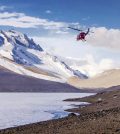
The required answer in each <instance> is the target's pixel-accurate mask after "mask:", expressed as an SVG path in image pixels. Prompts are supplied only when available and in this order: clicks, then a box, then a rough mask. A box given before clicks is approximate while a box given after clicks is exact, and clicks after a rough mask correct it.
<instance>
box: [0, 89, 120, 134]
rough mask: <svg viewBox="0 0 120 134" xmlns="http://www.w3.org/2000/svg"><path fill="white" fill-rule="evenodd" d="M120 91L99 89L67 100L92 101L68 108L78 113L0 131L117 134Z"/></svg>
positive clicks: (119, 130)
mask: <svg viewBox="0 0 120 134" xmlns="http://www.w3.org/2000/svg"><path fill="white" fill-rule="evenodd" d="M119 100H120V90H114V91H106V92H101V93H98V94H96V95H93V96H89V97H84V98H77V99H68V100H65V101H84V102H89V103H91V104H90V105H86V106H83V105H82V106H79V108H74V109H68V110H67V111H70V112H73V113H74V112H77V113H80V115H78V116H77V115H75V114H73V113H72V114H69V116H67V117H65V118H61V119H55V120H50V121H44V122H39V123H33V124H28V125H24V126H19V127H14V128H8V129H4V130H0V134H119V133H120V102H119Z"/></svg>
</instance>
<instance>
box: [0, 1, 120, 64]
mask: <svg viewBox="0 0 120 134" xmlns="http://www.w3.org/2000/svg"><path fill="white" fill-rule="evenodd" d="M68 26H73V27H79V28H82V29H86V28H88V27H90V28H91V30H92V31H94V33H93V34H90V35H89V36H88V37H87V41H86V42H84V43H83V42H81V41H79V42H77V41H76V35H77V34H78V33H77V32H76V31H72V30H69V29H67V27H68ZM11 28H14V29H15V30H19V31H21V32H23V33H27V34H28V35H29V36H31V37H33V38H34V39H35V41H36V42H38V43H39V44H40V45H42V47H43V48H44V49H46V50H47V51H51V53H54V54H58V55H60V56H65V57H74V58H84V57H89V56H90V57H91V56H92V57H93V58H94V59H95V61H96V62H97V63H99V62H101V61H103V60H104V59H109V60H111V61H116V63H120V62H119V57H120V40H119V39H120V0H0V29H5V30H8V29H11ZM65 50H67V51H65ZM88 55H89V56H88ZM107 62H108V61H107ZM113 64H115V63H114V62H113Z"/></svg>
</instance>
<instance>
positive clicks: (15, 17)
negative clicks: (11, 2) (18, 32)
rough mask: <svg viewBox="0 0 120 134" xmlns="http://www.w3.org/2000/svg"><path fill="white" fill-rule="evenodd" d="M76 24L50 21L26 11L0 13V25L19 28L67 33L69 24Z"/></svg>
mask: <svg viewBox="0 0 120 134" xmlns="http://www.w3.org/2000/svg"><path fill="white" fill-rule="evenodd" d="M69 24H71V25H76V23H66V22H58V21H50V20H47V19H43V18H40V17H33V16H28V15H26V14H24V13H17V12H12V13H10V12H3V13H0V25H1V26H12V27H18V28H42V29H45V30H48V31H50V30H51V31H54V32H55V33H57V34H63V33H65V34H66V33H67V32H66V31H67V29H66V28H67V27H68V25H69ZM77 25H78V24H77Z"/></svg>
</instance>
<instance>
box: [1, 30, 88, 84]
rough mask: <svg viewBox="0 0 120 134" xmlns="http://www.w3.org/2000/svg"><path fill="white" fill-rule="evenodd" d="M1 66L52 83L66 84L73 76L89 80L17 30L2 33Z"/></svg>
mask: <svg viewBox="0 0 120 134" xmlns="http://www.w3.org/2000/svg"><path fill="white" fill-rule="evenodd" d="M0 65H1V66H3V67H5V68H7V69H9V70H11V71H13V72H16V73H18V74H23V75H27V76H33V77H36V78H40V79H45V80H51V81H59V82H65V81H67V79H68V78H70V77H72V76H77V77H79V78H81V79H85V78H87V77H86V76H85V75H84V74H82V73H81V72H80V71H77V70H73V69H71V68H70V67H69V66H68V65H67V64H66V63H65V62H63V61H62V60H60V59H59V58H58V57H56V56H53V55H50V54H49V53H47V52H45V51H44V50H43V49H42V48H41V46H40V45H38V44H36V43H35V42H34V41H33V39H30V38H28V36H27V35H25V34H22V33H20V32H17V31H15V30H9V31H0Z"/></svg>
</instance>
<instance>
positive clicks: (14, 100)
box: [0, 93, 92, 129]
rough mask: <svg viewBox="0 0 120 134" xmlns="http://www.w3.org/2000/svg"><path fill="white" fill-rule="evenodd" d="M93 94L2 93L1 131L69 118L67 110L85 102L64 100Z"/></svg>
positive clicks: (0, 96)
mask: <svg viewBox="0 0 120 134" xmlns="http://www.w3.org/2000/svg"><path fill="white" fill-rule="evenodd" d="M89 95H92V94H91V93H0V129H3V128H9V127H14V126H19V125H24V124H29V123H34V122H40V121H45V120H50V119H55V118H61V117H65V116H67V115H68V114H69V113H68V112H66V111H64V110H65V109H69V108H73V107H74V105H80V104H87V103H84V102H64V101H63V100H64V99H68V98H78V97H84V96H89Z"/></svg>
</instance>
